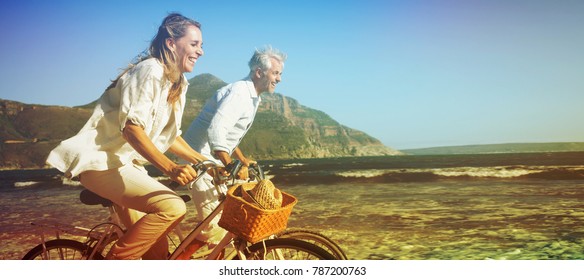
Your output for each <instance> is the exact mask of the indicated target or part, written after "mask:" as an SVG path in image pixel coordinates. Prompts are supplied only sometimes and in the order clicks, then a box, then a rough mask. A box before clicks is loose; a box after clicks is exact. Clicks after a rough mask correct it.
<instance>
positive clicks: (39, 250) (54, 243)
mask: <svg viewBox="0 0 584 280" xmlns="http://www.w3.org/2000/svg"><path fill="white" fill-rule="evenodd" d="M44 248H46V250H44ZM91 250H92V248H91V247H90V246H88V245H87V244H84V243H81V242H79V241H77V240H70V239H54V240H49V241H47V242H45V244H44V246H43V244H39V245H37V246H35V247H34V248H32V249H31V250H30V251H28V253H26V255H24V257H23V258H22V259H23V260H86V259H87V255H88V253H89V252H91ZM45 252H46V253H45ZM93 259H95V260H100V259H103V256H102V255H100V254H96V255H95V256H94V257H93Z"/></svg>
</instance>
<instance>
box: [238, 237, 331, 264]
mask: <svg viewBox="0 0 584 280" xmlns="http://www.w3.org/2000/svg"><path fill="white" fill-rule="evenodd" d="M244 254H245V258H246V259H248V260H334V259H335V257H334V256H333V255H332V254H330V253H329V252H327V251H326V250H324V249H322V248H320V247H318V246H316V245H314V244H311V243H308V242H306V241H302V240H298V239H289V238H277V239H267V240H263V241H260V242H258V243H255V244H253V245H251V246H249V247H247V248H246V249H245V252H244ZM234 259H238V257H237V256H236V257H235V258H234Z"/></svg>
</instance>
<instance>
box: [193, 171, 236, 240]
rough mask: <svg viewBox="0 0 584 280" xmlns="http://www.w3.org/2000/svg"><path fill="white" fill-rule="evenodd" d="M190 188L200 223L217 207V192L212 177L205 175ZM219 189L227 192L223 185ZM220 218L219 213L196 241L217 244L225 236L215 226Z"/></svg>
mask: <svg viewBox="0 0 584 280" xmlns="http://www.w3.org/2000/svg"><path fill="white" fill-rule="evenodd" d="M190 187H191V189H190V191H191V197H192V200H193V202H194V203H195V207H196V209H197V218H198V219H199V220H201V221H202V220H203V219H204V218H206V217H207V216H209V214H211V212H213V210H215V208H217V206H218V205H219V200H218V198H217V190H216V189H215V186H214V185H213V177H212V176H211V175H209V174H207V173H205V174H203V177H202V178H201V179H199V180H198V181H197V182H196V183H191V186H190ZM219 188H221V189H222V191H223V192H226V191H227V187H226V186H225V185H223V184H222V185H221V186H219ZM220 218H221V213H219V215H217V216H215V218H213V219H212V220H211V221H210V222H209V226H208V227H206V228H204V229H203V231H202V232H201V234H199V235H198V236H197V240H200V241H203V242H206V243H210V244H217V243H219V241H221V239H223V237H224V236H225V234H227V231H226V230H225V229H223V228H222V227H220V226H219V225H218V224H217V223H219V219H220Z"/></svg>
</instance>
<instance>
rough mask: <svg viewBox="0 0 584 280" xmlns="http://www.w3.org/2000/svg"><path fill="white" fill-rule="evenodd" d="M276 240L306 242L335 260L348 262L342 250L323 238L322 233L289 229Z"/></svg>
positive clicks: (326, 238) (330, 240) (331, 241)
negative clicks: (284, 239) (321, 249)
mask: <svg viewBox="0 0 584 280" xmlns="http://www.w3.org/2000/svg"><path fill="white" fill-rule="evenodd" d="M278 238H291V239H300V240H304V241H308V242H310V243H312V244H314V245H317V246H319V247H321V248H323V249H325V250H327V251H328V252H329V253H331V254H332V255H333V256H334V257H335V259H336V260H348V258H347V255H346V254H345V252H344V251H343V249H342V248H341V247H340V246H339V244H337V243H336V242H334V241H333V240H332V239H330V238H329V237H327V236H325V235H324V234H322V233H319V232H316V231H310V230H303V229H291V230H286V231H284V232H282V233H281V234H279V235H278Z"/></svg>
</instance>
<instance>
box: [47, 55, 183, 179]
mask: <svg viewBox="0 0 584 280" xmlns="http://www.w3.org/2000/svg"><path fill="white" fill-rule="evenodd" d="M163 75H164V68H163V66H162V64H160V62H159V61H158V60H157V59H156V58H150V59H147V60H144V61H142V62H140V63H139V64H138V65H136V66H135V67H134V68H132V69H130V70H129V71H128V72H127V73H126V74H124V75H123V76H122V77H120V79H119V80H118V82H117V84H116V86H115V87H113V88H111V89H109V90H107V91H106V92H105V93H104V94H103V95H102V96H101V97H100V98H99V100H98V104H97V106H96V107H95V109H94V111H93V115H92V116H91V117H90V118H89V120H88V121H87V123H86V124H85V126H84V127H83V128H82V129H81V131H79V133H78V134H77V135H75V136H73V137H71V138H69V139H67V140H64V141H63V142H61V143H60V144H59V145H58V146H57V147H56V148H55V149H53V150H52V151H51V153H50V154H49V157H48V159H47V163H48V164H50V165H52V166H54V167H55V168H57V169H59V170H61V171H62V172H64V173H65V175H66V176H67V177H75V176H77V175H79V174H80V173H81V172H83V171H87V170H108V169H112V168H118V167H121V166H123V165H125V164H127V163H130V162H134V163H138V164H145V163H147V160H146V159H144V158H143V157H142V156H141V155H140V154H139V153H138V152H136V151H135V150H134V148H132V146H131V145H130V144H129V143H128V142H126V140H125V139H124V138H123V136H122V130H123V129H124V127H125V125H126V122H127V121H130V122H131V123H133V124H135V125H139V126H141V127H142V128H144V132H145V133H146V135H147V136H148V138H150V140H152V142H153V143H154V145H155V146H156V148H158V149H159V150H160V151H162V152H165V151H166V150H168V148H169V147H170V146H171V145H172V143H173V142H174V140H175V139H176V137H178V136H179V135H180V134H181V131H180V126H181V119H182V114H183V111H184V104H185V92H186V90H187V88H188V82H186V79H184V81H185V83H184V84H183V87H182V89H183V92H182V93H181V95H180V98H179V100H178V101H177V102H176V103H175V104H174V106H173V105H171V104H169V103H168V101H167V98H168V92H169V89H170V86H171V83H170V82H168V81H166V82H164V83H163V80H164V79H163Z"/></svg>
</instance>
